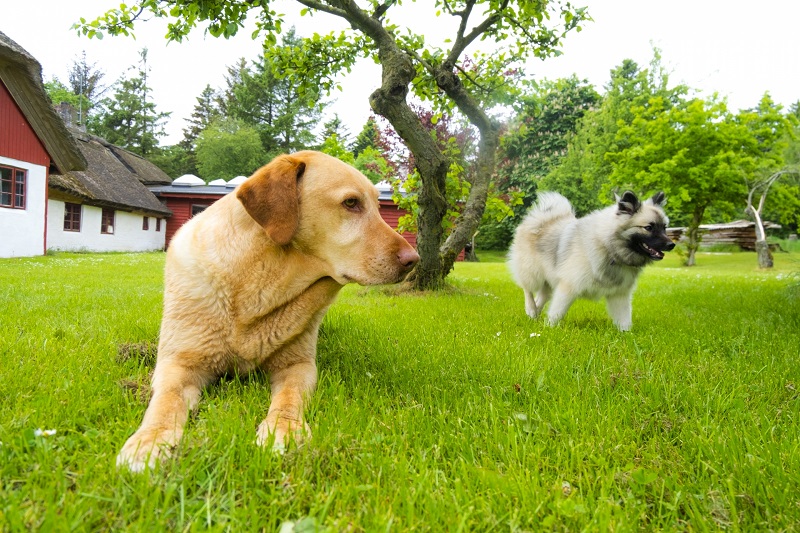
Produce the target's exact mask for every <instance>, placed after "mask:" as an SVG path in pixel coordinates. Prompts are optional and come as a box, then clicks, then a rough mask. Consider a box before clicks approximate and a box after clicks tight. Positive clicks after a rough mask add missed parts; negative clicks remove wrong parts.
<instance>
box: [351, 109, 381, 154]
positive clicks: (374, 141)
mask: <svg viewBox="0 0 800 533" xmlns="http://www.w3.org/2000/svg"><path fill="white" fill-rule="evenodd" d="M379 137H380V128H378V123H377V122H376V121H375V116H374V115H370V117H369V118H368V119H367V122H366V124H364V127H363V128H362V129H361V132H360V133H359V134H358V135H357V136H356V140H355V141H353V145H352V146H351V147H350V151H351V152H353V155H354V156H355V157H358V156H359V155H360V154H361V152H363V151H364V149H365V148H369V147H371V148H376V149H380V147H379V146H378V143H379Z"/></svg>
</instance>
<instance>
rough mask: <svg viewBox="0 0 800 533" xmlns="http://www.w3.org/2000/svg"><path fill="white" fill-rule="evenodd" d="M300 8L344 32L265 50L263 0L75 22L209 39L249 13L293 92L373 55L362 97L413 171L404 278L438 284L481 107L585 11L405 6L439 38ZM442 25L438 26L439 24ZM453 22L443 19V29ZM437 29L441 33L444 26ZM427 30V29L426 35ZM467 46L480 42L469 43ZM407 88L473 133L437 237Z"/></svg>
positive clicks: (376, 15) (379, 18)
mask: <svg viewBox="0 0 800 533" xmlns="http://www.w3.org/2000/svg"><path fill="white" fill-rule="evenodd" d="M297 3H298V4H299V5H300V6H302V13H303V14H327V15H332V16H334V17H338V18H339V19H341V20H343V21H345V22H346V23H347V26H348V29H346V30H343V31H340V32H331V33H328V34H325V35H320V34H315V35H313V36H311V37H306V38H304V39H302V41H301V42H300V43H299V46H296V47H291V48H286V47H274V46H273V45H275V44H276V43H277V33H278V32H280V29H281V24H282V22H283V21H282V19H281V17H280V15H278V14H277V12H276V11H275V10H274V9H273V4H272V3H270V2H269V1H268V0H265V1H262V2H227V1H223V0H211V1H199V0H166V1H162V0H140V1H138V2H134V3H132V4H130V5H127V4H122V5H120V7H119V8H117V9H113V10H111V11H108V12H107V13H105V14H104V15H102V16H101V17H99V18H98V19H97V20H95V21H90V22H88V21H86V20H85V19H81V21H80V22H79V23H78V24H76V28H77V29H78V31H79V32H81V33H83V34H85V35H88V36H89V37H92V36H98V35H102V32H109V33H111V34H123V35H129V34H131V32H132V31H133V27H134V24H135V22H136V21H137V19H138V18H139V17H140V16H141V15H142V14H144V13H149V14H153V15H155V16H156V17H158V18H167V19H168V20H169V21H168V30H167V38H168V39H172V40H181V39H183V38H184V37H185V36H186V35H187V34H188V32H189V31H190V30H191V29H192V28H193V27H195V26H196V25H198V24H199V23H205V24H206V30H207V31H208V32H209V33H210V34H211V35H214V36H225V37H228V36H231V35H234V34H235V33H237V32H238V31H239V30H240V29H241V28H242V27H243V25H244V22H245V20H246V18H247V16H248V14H249V13H250V12H251V11H252V12H253V13H254V14H255V16H256V25H257V34H259V35H261V36H262V37H263V38H264V41H265V44H266V45H269V46H268V47H267V48H266V49H265V51H266V57H267V58H268V59H269V60H271V61H274V62H275V64H276V65H277V66H278V67H279V68H280V71H281V73H282V74H283V75H285V76H286V77H287V78H288V79H289V80H291V81H292V82H293V87H298V88H300V89H302V90H304V91H310V92H313V91H316V90H319V89H320V88H322V90H325V91H328V90H330V89H331V88H332V87H334V86H335V83H336V81H335V80H336V76H337V75H338V74H339V73H341V72H346V71H349V70H350V69H351V68H352V66H353V65H354V63H355V62H356V61H357V60H358V59H360V58H372V59H373V60H375V61H378V62H379V63H380V64H381V67H382V76H381V80H380V83H379V84H378V82H377V80H376V85H377V87H376V89H375V91H374V92H373V93H372V95H371V96H370V105H371V107H372V109H373V110H374V111H375V112H376V113H377V114H379V115H381V116H383V117H385V118H386V119H387V120H388V121H389V122H390V123H391V124H392V126H393V127H394V129H395V130H396V131H397V133H398V134H399V135H400V137H402V139H403V140H404V142H405V143H406V144H407V145H408V147H409V150H410V151H411V152H412V153H413V154H414V163H415V165H416V170H417V172H418V173H419V176H420V179H421V187H420V193H419V216H418V228H419V235H418V250H419V252H420V256H421V260H420V263H419V264H418V265H417V268H416V269H415V274H414V283H415V286H416V287H417V288H436V287H439V286H441V284H442V282H443V280H444V277H445V276H446V275H447V273H449V271H450V270H451V269H452V265H453V262H454V261H455V258H456V256H457V255H458V253H459V252H460V251H461V249H462V248H463V247H464V245H466V243H467V242H468V241H469V240H470V239H471V237H472V235H473V233H474V231H475V229H476V228H477V226H478V224H479V222H480V220H481V218H482V216H483V212H484V208H485V205H486V199H487V195H488V191H489V187H490V181H491V178H492V176H493V174H494V170H495V158H496V149H497V145H498V136H499V124H498V122H497V121H496V120H495V119H494V118H493V117H492V115H491V113H490V110H491V109H492V108H493V107H494V106H495V105H497V104H499V103H506V102H508V100H509V98H510V97H511V96H512V95H513V94H514V93H515V90H516V85H517V83H516V82H517V81H518V80H519V79H520V77H521V75H522V70H521V68H522V66H523V65H524V61H525V60H526V59H528V58H531V57H547V56H549V55H552V54H555V53H558V47H559V46H560V44H561V41H562V39H563V38H564V37H565V36H566V35H567V34H568V33H569V32H571V31H573V30H576V29H578V30H579V29H580V24H581V23H582V22H583V21H585V20H587V18H588V14H587V12H586V10H585V8H575V7H574V6H572V5H571V4H570V3H569V2H563V1H560V0H552V1H547V0H545V1H542V2H528V1H523V0H517V1H512V0H435V1H434V2H430V3H425V4H423V3H415V4H414V7H415V8H416V9H417V10H419V11H422V10H427V13H425V14H422V13H419V14H418V16H426V17H429V18H433V17H441V18H442V19H443V24H442V25H441V28H442V32H441V33H440V34H439V35H437V36H436V37H442V38H444V39H443V43H444V45H443V46H442V45H438V44H435V42H434V40H433V39H432V38H428V39H426V36H424V35H420V34H418V33H416V32H415V31H414V30H413V28H412V27H405V28H403V27H400V26H398V25H397V24H396V23H395V22H393V21H392V20H391V19H390V18H389V17H390V15H391V13H393V12H395V11H396V10H398V9H400V8H401V7H402V3H401V2H397V1H393V0H388V1H386V2H379V1H378V0H365V2H364V3H363V5H359V3H357V2H355V1H352V0H297ZM444 21H446V22H444ZM450 22H452V26H451V27H449V28H448V26H450ZM445 28H448V31H447V33H445V31H444V29H445ZM428 37H432V36H428ZM476 43H484V45H486V44H489V43H491V47H490V48H489V49H486V50H483V51H478V50H472V51H471V52H469V53H468V50H470V49H471V48H474V45H476ZM410 92H413V94H415V95H416V96H417V97H419V98H421V99H423V100H429V101H431V102H432V103H433V106H434V109H435V110H436V111H437V112H444V111H451V112H453V111H455V110H458V112H459V113H460V114H461V115H463V116H464V117H466V118H467V119H468V120H469V122H470V123H471V124H472V126H473V127H474V128H475V129H476V131H477V132H478V135H479V142H478V152H477V156H476V163H475V167H474V168H475V172H474V174H472V175H471V176H470V177H469V180H470V181H469V184H470V188H469V195H468V197H467V200H466V202H465V204H464V207H463V210H462V211H461V212H460V214H459V216H458V217H457V219H456V220H455V222H454V227H453V229H452V231H451V232H450V233H449V234H448V235H447V236H446V232H445V225H446V224H449V221H448V220H447V217H448V205H447V201H446V193H445V189H446V183H447V175H448V173H449V172H450V171H451V166H452V161H451V159H450V157H449V156H448V154H447V153H444V152H443V151H442V149H441V148H440V147H439V146H438V144H437V142H436V141H435V139H432V138H431V136H430V134H429V133H428V132H427V131H426V130H425V128H424V126H423V124H422V123H421V122H420V120H419V117H418V116H417V115H416V114H415V113H414V112H413V110H412V109H411V107H410V105H409V102H408V97H409V94H410Z"/></svg>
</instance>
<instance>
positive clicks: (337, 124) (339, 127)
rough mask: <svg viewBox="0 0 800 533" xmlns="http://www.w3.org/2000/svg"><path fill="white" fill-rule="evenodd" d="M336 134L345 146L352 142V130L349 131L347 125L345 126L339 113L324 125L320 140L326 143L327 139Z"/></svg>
mask: <svg viewBox="0 0 800 533" xmlns="http://www.w3.org/2000/svg"><path fill="white" fill-rule="evenodd" d="M334 135H335V136H336V139H337V141H338V142H339V143H341V144H342V145H343V146H347V145H348V144H350V140H349V137H350V132H349V131H348V129H347V126H345V124H344V122H342V119H341V118H339V114H338V113H334V114H333V118H332V119H330V120H329V121H328V122H326V123H325V124H323V125H322V134H320V142H321V143H322V144H324V143H325V141H326V140H327V139H329V138H330V137H332V136H334Z"/></svg>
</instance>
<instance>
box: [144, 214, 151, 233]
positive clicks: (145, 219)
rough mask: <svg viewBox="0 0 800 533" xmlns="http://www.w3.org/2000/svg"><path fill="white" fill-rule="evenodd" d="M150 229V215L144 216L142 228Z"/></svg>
mask: <svg viewBox="0 0 800 533" xmlns="http://www.w3.org/2000/svg"><path fill="white" fill-rule="evenodd" d="M149 229H150V217H142V230H143V231H147V230H149Z"/></svg>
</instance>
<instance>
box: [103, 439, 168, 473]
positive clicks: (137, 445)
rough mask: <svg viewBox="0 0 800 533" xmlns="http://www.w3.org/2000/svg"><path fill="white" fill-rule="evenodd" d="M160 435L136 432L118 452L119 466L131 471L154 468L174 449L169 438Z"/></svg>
mask: <svg viewBox="0 0 800 533" xmlns="http://www.w3.org/2000/svg"><path fill="white" fill-rule="evenodd" d="M159 437H160V433H157V432H139V431H137V432H136V433H134V434H133V435H132V436H131V438H129V439H128V440H127V442H125V445H124V446H122V449H121V450H120V452H119V454H117V468H127V469H128V470H130V471H131V472H143V471H144V470H145V469H150V470H152V469H154V468H155V467H156V465H157V464H158V462H159V461H160V460H162V459H164V458H165V457H169V455H170V453H171V451H172V445H171V444H170V443H169V441H168V439H165V438H163V437H161V438H159Z"/></svg>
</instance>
